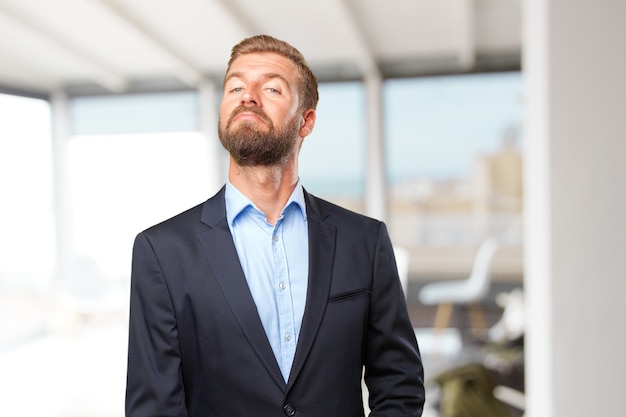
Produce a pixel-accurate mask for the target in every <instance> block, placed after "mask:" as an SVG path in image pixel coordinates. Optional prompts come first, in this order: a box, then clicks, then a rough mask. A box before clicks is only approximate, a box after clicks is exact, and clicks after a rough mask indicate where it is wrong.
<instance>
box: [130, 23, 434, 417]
mask: <svg viewBox="0 0 626 417" xmlns="http://www.w3.org/2000/svg"><path fill="white" fill-rule="evenodd" d="M223 88H224V95H223V99H222V103H221V106H220V120H219V127H218V131H219V138H220V141H221V143H222V145H223V146H224V147H225V148H226V149H227V150H228V152H229V153H230V167H229V172H228V181H227V183H226V184H225V186H224V187H223V188H222V189H221V190H220V191H219V192H218V193H217V194H216V195H215V196H213V197H211V198H210V199H209V200H208V201H206V202H204V203H202V204H200V205H198V206H196V207H194V208H191V209H189V210H187V211H186V212H184V213H181V214H179V215H177V216H175V217H173V218H171V219H169V220H166V221H164V222H163V223H160V224H158V225H156V226H153V227H151V228H149V229H147V230H145V231H143V232H142V233H140V234H139V235H138V236H137V238H136V240H135V245H134V249H133V262H132V277H131V309H130V334H129V347H128V375H127V387H126V416H127V417H164V416H166V417H174V416H177V417H183V416H189V417H213V416H221V417H272V416H276V417H278V416H298V417H339V416H342V417H344V416H347V417H361V416H363V415H364V406H363V393H362V377H363V375H364V378H365V383H366V385H367V388H368V391H369V403H368V405H369V408H370V410H371V414H370V415H371V416H377V417H400V416H407V417H408V416H411V417H418V416H420V415H421V414H422V407H423V404H424V386H423V369H422V363H421V358H420V354H419V350H418V346H417V341H416V340H415V335H414V332H413V328H412V325H411V322H410V320H409V316H408V313H407V308H406V303H405V299H404V295H403V292H402V288H401V284H400V281H399V278H398V272H397V268H396V264H395V259H394V254H393V249H392V245H391V241H390V239H389V236H388V233H387V230H386V227H385V224H384V223H382V222H380V221H377V220H374V219H370V218H368V217H365V216H362V215H359V214H356V213H353V212H350V211H348V210H346V209H343V208H341V207H338V206H336V205H333V204H331V203H329V202H326V201H324V200H321V199H319V198H317V197H315V196H313V195H311V194H309V193H308V192H307V191H306V190H305V189H304V188H303V186H302V184H301V183H300V180H299V176H298V154H299V152H300V147H301V145H302V142H303V140H304V138H305V137H306V136H308V135H309V134H310V133H311V131H312V130H313V127H314V125H315V119H316V112H315V109H316V106H317V101H318V92H317V81H316V79H315V77H314V75H313V73H312V72H311V70H310V69H309V67H308V66H307V64H306V62H305V60H304V58H303V56H302V55H301V54H300V52H299V51H298V50H296V49H295V48H293V47H292V46H291V45H289V44H288V43H286V42H283V41H281V40H278V39H275V38H272V37H270V36H266V35H260V36H255V37H251V38H248V39H244V40H243V41H241V42H240V43H239V44H237V45H236V46H235V47H234V48H233V50H232V54H231V57H230V61H229V63H228V67H227V72H226V76H225V78H224V84H223ZM330 151H331V150H329V152H330Z"/></svg>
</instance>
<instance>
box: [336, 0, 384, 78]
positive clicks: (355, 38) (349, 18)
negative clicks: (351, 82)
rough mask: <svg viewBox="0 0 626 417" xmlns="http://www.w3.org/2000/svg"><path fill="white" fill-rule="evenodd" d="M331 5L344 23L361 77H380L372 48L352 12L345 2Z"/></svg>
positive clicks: (341, 1)
mask: <svg viewBox="0 0 626 417" xmlns="http://www.w3.org/2000/svg"><path fill="white" fill-rule="evenodd" d="M331 4H335V5H336V12H337V13H338V14H339V16H340V17H341V20H342V21H343V22H344V23H345V26H346V28H347V29H348V31H349V33H350V38H351V40H352V42H353V44H354V49H355V51H356V52H357V62H356V65H357V66H358V68H359V70H360V71H361V73H362V74H363V76H366V77H367V76H375V77H380V76H381V74H380V69H379V68H378V64H377V62H376V58H375V57H374V54H373V53H372V48H371V47H370V46H369V44H368V42H367V38H366V36H365V31H364V30H363V29H362V28H361V26H360V25H359V22H358V21H357V19H356V17H355V15H354V12H353V11H352V10H351V9H350V8H349V6H348V4H347V2H346V0H338V1H336V2H331Z"/></svg>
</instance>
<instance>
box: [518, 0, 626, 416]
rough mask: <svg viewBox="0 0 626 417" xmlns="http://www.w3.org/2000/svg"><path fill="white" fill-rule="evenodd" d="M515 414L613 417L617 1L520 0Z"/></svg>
mask: <svg viewBox="0 0 626 417" xmlns="http://www.w3.org/2000/svg"><path fill="white" fill-rule="evenodd" d="M523 5H524V8H525V10H524V12H525V15H524V18H525V20H524V31H525V33H524V44H525V51H524V73H525V77H526V83H527V85H526V96H527V97H526V98H527V103H526V104H527V107H526V109H527V110H526V111H527V120H526V136H527V149H526V151H527V155H526V166H525V172H526V178H525V180H526V183H525V184H526V201H527V207H526V225H527V230H526V242H525V248H526V249H525V250H526V259H525V268H526V272H527V275H526V280H525V285H526V299H527V303H528V307H529V308H528V320H529V321H528V338H527V349H526V351H527V357H526V360H527V372H526V375H527V382H526V386H527V388H526V390H527V401H528V404H527V416H530V417H550V416H553V417H566V416H567V417H578V416H581V417H582V416H585V417H587V416H618V415H624V410H625V409H626V395H624V392H623V391H624V382H623V378H624V375H625V374H626V360H624V355H626V353H625V352H626V325H625V324H624V322H623V318H624V317H626V25H624V24H623V22H624V20H625V18H626V2H624V1H623V0H602V1H573V2H572V1H565V0H526V1H525V2H524V4H523Z"/></svg>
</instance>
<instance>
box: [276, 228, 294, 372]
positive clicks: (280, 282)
mask: <svg viewBox="0 0 626 417" xmlns="http://www.w3.org/2000/svg"><path fill="white" fill-rule="evenodd" d="M282 230H283V223H282V221H279V222H278V223H277V225H276V227H275V228H274V232H273V234H272V252H273V254H274V268H275V269H274V270H275V275H274V282H273V286H274V291H275V294H276V308H277V311H278V326H279V332H280V333H279V334H280V347H281V349H280V351H281V362H282V363H281V369H282V371H283V375H285V378H287V376H288V374H289V369H290V365H291V363H292V361H293V356H294V354H295V346H296V334H295V323H294V317H293V305H292V299H291V289H290V283H289V270H288V268H287V254H286V252H285V245H284V244H283V236H282Z"/></svg>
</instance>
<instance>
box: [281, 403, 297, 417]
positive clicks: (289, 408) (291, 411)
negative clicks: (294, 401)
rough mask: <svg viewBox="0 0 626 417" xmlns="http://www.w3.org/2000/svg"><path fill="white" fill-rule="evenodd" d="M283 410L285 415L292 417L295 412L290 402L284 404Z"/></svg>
mask: <svg viewBox="0 0 626 417" xmlns="http://www.w3.org/2000/svg"><path fill="white" fill-rule="evenodd" d="M283 412H284V413H285V415H286V416H287V417H292V416H293V415H294V414H296V408H295V407H294V406H293V405H291V404H285V406H284V407H283Z"/></svg>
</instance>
